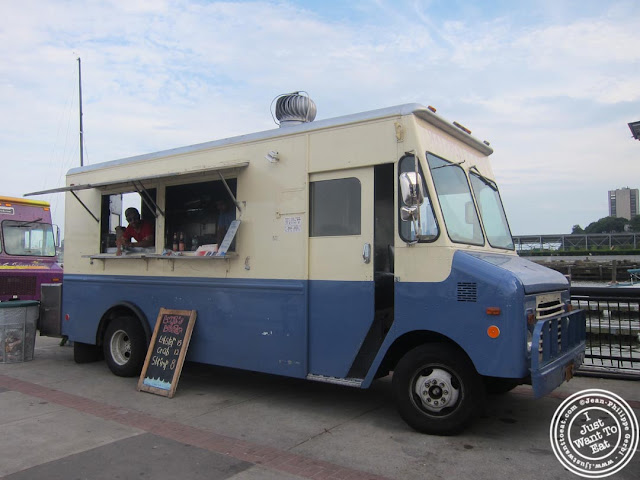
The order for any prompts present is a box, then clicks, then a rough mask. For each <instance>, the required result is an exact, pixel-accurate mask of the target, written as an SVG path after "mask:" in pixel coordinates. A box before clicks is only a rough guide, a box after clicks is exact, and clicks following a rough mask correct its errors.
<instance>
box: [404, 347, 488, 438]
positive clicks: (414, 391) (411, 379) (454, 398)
mask: <svg viewBox="0 0 640 480" xmlns="http://www.w3.org/2000/svg"><path fill="white" fill-rule="evenodd" d="M392 386H393V394H394V399H395V402H396V407H397V409H398V412H399V413H400V416H401V417H402V418H403V420H404V421H405V422H407V424H409V426H410V427H412V428H414V429H415V430H417V431H419V432H423V433H429V434H435V435H451V434H454V433H458V432H459V431H460V430H462V429H463V428H464V426H465V425H466V424H467V423H468V422H469V421H470V420H471V419H472V418H473V416H474V414H475V413H476V412H477V411H479V409H480V408H481V406H482V403H483V400H484V388H483V385H482V380H481V377H480V375H478V373H477V372H476V370H475V368H474V367H473V364H472V363H471V361H470V360H469V359H468V358H467V357H466V356H465V355H464V354H463V353H461V352H459V351H457V350H455V349H454V348H452V347H450V346H448V345H445V344H439V343H431V344H425V345H421V346H419V347H416V348H414V349H413V350H411V351H410V352H408V353H407V354H406V355H405V356H404V357H402V359H401V360H400V361H399V362H398V365H397V366H396V368H395V371H394V373H393V383H392Z"/></svg>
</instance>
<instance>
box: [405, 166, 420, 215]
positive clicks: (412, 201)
mask: <svg viewBox="0 0 640 480" xmlns="http://www.w3.org/2000/svg"><path fill="white" fill-rule="evenodd" d="M400 192H401V194H402V202H403V203H404V204H405V205H406V206H407V207H418V206H419V205H422V203H423V202H424V192H423V191H422V177H421V176H420V174H419V173H416V172H405V173H402V174H400ZM403 210H404V209H403ZM403 216H404V213H403Z"/></svg>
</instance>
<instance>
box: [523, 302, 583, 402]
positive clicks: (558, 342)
mask: <svg viewBox="0 0 640 480" xmlns="http://www.w3.org/2000/svg"><path fill="white" fill-rule="evenodd" d="M585 339H586V315H585V312H584V311H583V310H577V311H574V312H571V313H565V314H563V315H562V316H560V317H557V318H552V319H547V320H541V321H539V322H538V323H536V326H535V328H534V330H533V337H532V342H531V345H532V347H531V367H530V371H531V386H532V387H533V395H534V397H535V398H539V397H542V396H544V395H546V394H548V393H550V392H552V391H553V390H554V389H555V388H557V387H558V386H560V385H561V384H562V383H563V382H565V381H568V380H570V379H571V377H573V374H574V372H575V371H576V369H577V368H578V367H579V366H580V365H582V362H583V361H584V351H585V344H586V341H585ZM536 347H537V348H536Z"/></svg>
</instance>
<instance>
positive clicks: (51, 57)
mask: <svg viewBox="0 0 640 480" xmlns="http://www.w3.org/2000/svg"><path fill="white" fill-rule="evenodd" d="M0 16H1V17H2V18H4V19H5V21H3V22H2V26H0V53H1V56H2V59H3V61H2V62H0V108H1V110H0V111H1V112H2V115H0V162H1V164H2V170H1V172H2V173H1V174H0V195H9V196H14V197H21V196H22V195H23V194H25V193H28V192H33V191H38V190H45V189H51V188H57V187H61V186H64V185H65V178H64V177H65V174H66V172H67V171H68V170H69V169H70V168H74V167H77V166H79V164H80V160H79V157H80V153H79V152H80V148H79V108H78V107H79V99H78V61H77V59H78V58H79V57H80V58H81V59H82V60H81V62H82V109H83V130H84V145H85V148H84V162H85V165H88V164H94V163H99V162H104V161H109V160H114V159H119V158H125V157H130V156H134V155H139V154H144V153H151V152H156V151H160V150H165V149H169V148H175V147H181V146H187V145H193V144H197V143H202V142H207V141H211V140H217V139H221V138H227V137H230V136H236V135H242V134H246V133H252V132H257V131H263V130H268V129H271V128H276V125H275V124H274V122H273V119H272V116H271V111H270V105H271V102H272V100H273V99H274V98H275V97H276V96H278V95H280V94H282V93H286V92H291V91H298V90H304V91H306V92H308V93H309V95H310V96H311V98H312V99H313V100H314V101H315V103H316V105H317V109H318V114H317V117H316V120H321V119H326V118H332V117H337V116H341V115H347V114H351V113H356V112H362V111H367V110H373V109H377V108H383V107H388V106H393V105H399V104H404V103H420V104H423V105H425V106H427V105H433V106H434V107H436V108H437V110H438V114H439V115H441V116H442V117H444V118H446V119H448V120H450V121H458V122H459V123H461V124H463V125H465V126H466V127H468V128H469V129H471V130H472V132H473V135H474V136H475V137H477V138H479V139H480V140H488V141H489V142H491V146H492V148H493V149H494V153H493V155H491V161H492V165H493V170H494V173H495V176H496V179H497V181H498V184H499V186H500V191H501V195H502V199H503V202H504V204H505V209H506V212H507V217H508V218H509V222H510V225H511V230H512V233H513V234H514V235H532V234H560V233H570V232H571V229H572V226H573V225H576V224H579V225H581V226H582V227H586V226H587V225H588V224H589V223H591V222H593V221H596V220H598V219H599V218H602V217H605V216H607V215H608V203H607V198H608V191H609V190H613V189H616V188H621V187H630V188H640V142H639V141H637V140H634V139H633V137H632V136H631V131H630V130H629V127H628V125H627V124H628V123H629V122H633V121H638V120H640V48H638V45H640V9H639V8H638V3H637V1H636V0H622V1H615V0H612V1H600V0H580V1H569V0H566V1H565V0H549V1H546V0H539V1H537V0H529V1H523V2H514V1H512V0H507V1H489V0H487V1H482V2H479V1H476V2H474V1H467V0H423V1H421V0H413V1H411V0H370V1H363V0H362V1H361V0H350V1H348V2H345V1H339V0H318V1H237V2H217V1H206V0H200V1H188V0H175V1H174V0H127V1H126V2H124V1H120V0H97V1H91V0H85V1H81V2H78V1H67V0H46V1H34V0H22V1H20V2H9V1H3V2H1V3H0ZM39 199H42V200H47V201H49V202H51V205H52V211H53V216H54V223H56V224H58V225H60V226H61V227H62V226H63V224H64V194H52V195H45V196H42V197H39Z"/></svg>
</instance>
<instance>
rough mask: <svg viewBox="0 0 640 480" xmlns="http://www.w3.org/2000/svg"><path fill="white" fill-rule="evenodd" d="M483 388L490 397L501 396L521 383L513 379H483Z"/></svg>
mask: <svg viewBox="0 0 640 480" xmlns="http://www.w3.org/2000/svg"><path fill="white" fill-rule="evenodd" d="M483 381H484V388H485V389H486V391H487V393H488V394H490V395H502V394H503V393H507V392H510V391H511V390H513V389H514V388H516V387H517V386H518V385H521V384H522V382H521V381H520V380H517V379H513V378H498V377H484V378H483Z"/></svg>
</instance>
